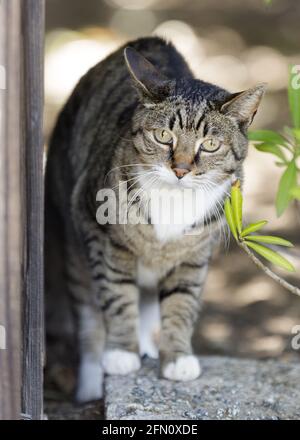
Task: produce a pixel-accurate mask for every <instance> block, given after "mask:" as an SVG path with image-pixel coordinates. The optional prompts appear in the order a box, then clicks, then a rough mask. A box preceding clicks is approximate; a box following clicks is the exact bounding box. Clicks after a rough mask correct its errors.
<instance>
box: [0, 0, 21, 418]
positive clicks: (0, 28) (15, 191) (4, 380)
mask: <svg viewBox="0 0 300 440" xmlns="http://www.w3.org/2000/svg"><path fill="white" fill-rule="evenodd" d="M20 29H21V27H20V1H19V0H2V1H1V2H0V65H1V67H0V124H1V125H0V326H1V327H0V329H1V339H0V419H8V420H9V419H19V418H20V404H21V392H20V355H21V336H20V300H21V265H22V260H21V258H22V257H21V256H22V251H21V244H22V243H21V228H22V225H21V134H20V53H21V51H20Z"/></svg>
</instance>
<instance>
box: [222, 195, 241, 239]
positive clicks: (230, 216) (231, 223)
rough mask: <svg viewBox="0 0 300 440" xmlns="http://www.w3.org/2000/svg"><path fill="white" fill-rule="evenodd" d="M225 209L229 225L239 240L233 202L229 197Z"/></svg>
mask: <svg viewBox="0 0 300 440" xmlns="http://www.w3.org/2000/svg"><path fill="white" fill-rule="evenodd" d="M224 211H225V217H226V220H227V223H228V226H229V228H230V230H231V233H232V235H233V236H234V238H235V239H236V240H237V239H238V236H237V232H236V225H235V222H234V217H233V212H232V207H231V203H230V199H229V198H227V199H226V200H225V203H224Z"/></svg>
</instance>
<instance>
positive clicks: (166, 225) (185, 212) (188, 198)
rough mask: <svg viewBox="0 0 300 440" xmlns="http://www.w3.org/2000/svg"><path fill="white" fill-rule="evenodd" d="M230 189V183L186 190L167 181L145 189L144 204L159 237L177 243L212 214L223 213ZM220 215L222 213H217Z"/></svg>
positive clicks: (184, 187) (163, 240)
mask: <svg viewBox="0 0 300 440" xmlns="http://www.w3.org/2000/svg"><path fill="white" fill-rule="evenodd" d="M228 187H229V180H226V181H225V182H223V183H222V184H219V185H216V184H214V185H210V186H209V187H208V186H207V185H205V184H204V185H203V186H199V187H197V188H191V187H186V186H183V185H179V184H175V185H174V182H172V183H169V182H163V183H160V184H159V186H155V187H154V188H153V187H151V188H147V187H146V189H145V197H144V199H143V201H144V204H145V205H147V211H148V214H149V217H150V219H151V223H152V224H153V227H154V229H155V232H156V236H157V238H158V239H159V240H160V241H162V242H165V241H168V240H174V239H176V238H179V237H180V236H182V235H183V234H184V233H186V232H188V231H189V229H190V228H191V226H193V225H194V224H195V223H196V224H200V225H201V223H203V222H204V221H205V219H207V218H208V217H209V216H210V215H211V214H213V213H216V214H217V213H218V212H220V209H221V204H220V200H221V199H222V197H223V196H224V194H225V193H226V191H227V190H228ZM217 215H218V214H217Z"/></svg>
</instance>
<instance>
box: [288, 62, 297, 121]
mask: <svg viewBox="0 0 300 440" xmlns="http://www.w3.org/2000/svg"><path fill="white" fill-rule="evenodd" d="M297 67H298V66H296V65H294V66H293V65H292V66H290V76H289V88H288V96H289V104H290V111H291V115H292V121H293V124H294V128H300V72H299V70H298V69H297Z"/></svg>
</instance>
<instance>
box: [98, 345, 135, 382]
mask: <svg viewBox="0 0 300 440" xmlns="http://www.w3.org/2000/svg"><path fill="white" fill-rule="evenodd" d="M102 365H103V368H104V370H105V372H106V373H107V374H113V375H121V376H126V375H127V374H130V373H132V372H133V371H137V370H139V369H140V368H141V361H140V358H139V356H138V355H137V354H136V353H133V352H131V351H126V350H108V351H106V352H105V353H104V355H103V359H102Z"/></svg>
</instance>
